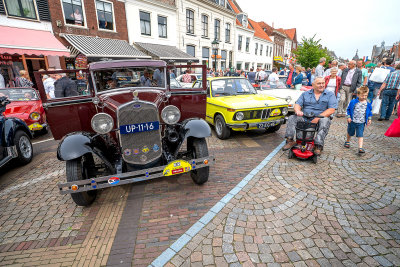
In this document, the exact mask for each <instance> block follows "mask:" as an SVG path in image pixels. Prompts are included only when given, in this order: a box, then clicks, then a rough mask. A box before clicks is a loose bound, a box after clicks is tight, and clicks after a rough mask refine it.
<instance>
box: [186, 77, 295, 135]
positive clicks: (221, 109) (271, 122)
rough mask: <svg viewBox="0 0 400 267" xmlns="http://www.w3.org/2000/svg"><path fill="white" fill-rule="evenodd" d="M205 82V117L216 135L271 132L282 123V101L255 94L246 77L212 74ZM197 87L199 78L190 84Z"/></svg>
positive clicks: (285, 109) (283, 120) (283, 114)
mask: <svg viewBox="0 0 400 267" xmlns="http://www.w3.org/2000/svg"><path fill="white" fill-rule="evenodd" d="M200 83H201V84H200ZM207 83H208V84H207V87H208V89H207V90H208V91H207V117H206V120H207V122H208V123H210V124H211V125H214V126H215V132H216V134H217V137H218V138H220V139H227V138H229V136H230V133H231V130H233V131H248V130H255V129H267V131H268V132H274V131H277V130H279V128H280V127H281V125H282V124H284V123H285V116H286V115H287V113H288V104H287V103H286V101H285V100H282V99H279V98H275V97H272V96H266V95H261V94H257V92H256V90H255V89H254V88H253V86H252V85H251V83H250V82H249V80H248V79H246V78H243V77H215V78H208V81H207ZM201 86H202V81H201V80H199V81H196V82H195V84H194V85H193V87H194V88H196V87H197V88H198V87H201Z"/></svg>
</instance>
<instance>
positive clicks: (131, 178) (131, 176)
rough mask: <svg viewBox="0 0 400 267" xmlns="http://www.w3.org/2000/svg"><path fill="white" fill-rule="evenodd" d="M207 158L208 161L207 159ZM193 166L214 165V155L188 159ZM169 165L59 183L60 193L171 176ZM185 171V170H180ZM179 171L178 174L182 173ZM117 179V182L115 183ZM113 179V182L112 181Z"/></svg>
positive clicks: (195, 167) (194, 168) (198, 167)
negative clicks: (168, 170)
mask: <svg viewBox="0 0 400 267" xmlns="http://www.w3.org/2000/svg"><path fill="white" fill-rule="evenodd" d="M206 160H207V163H205V161H206ZM188 162H189V163H190V165H191V167H192V169H191V170H192V171H193V170H196V169H200V168H204V167H208V166H212V165H214V163H215V158H214V156H209V157H204V158H200V159H191V160H188ZM167 166H169V165H164V166H159V167H153V168H149V169H144V170H139V171H133V172H125V173H120V174H113V175H108V176H102V177H97V178H90V179H86V180H80V181H74V182H67V183H59V184H58V188H59V189H60V194H61V195H65V194H71V193H78V192H85V191H90V190H98V189H102V188H107V187H114V186H118V185H123V184H131V183H136V182H142V181H146V180H152V179H155V178H159V177H163V176H170V175H171V173H169V174H168V175H164V170H165V169H166V167H167ZM180 173H184V172H180ZM180 173H177V174H180ZM115 178H118V179H117V181H118V182H117V183H115V182H114V183H113V182H112V181H115V180H116V179H115ZM110 181H111V182H110ZM73 186H74V187H75V188H77V189H76V190H72V189H71V187H73Z"/></svg>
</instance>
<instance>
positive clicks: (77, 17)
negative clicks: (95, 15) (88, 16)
mask: <svg viewBox="0 0 400 267" xmlns="http://www.w3.org/2000/svg"><path fill="white" fill-rule="evenodd" d="M62 2H63V9H64V18H65V23H66V24H70V25H78V26H85V18H84V16H83V7H82V1H81V0H62Z"/></svg>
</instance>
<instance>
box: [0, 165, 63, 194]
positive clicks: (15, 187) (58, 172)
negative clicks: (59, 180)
mask: <svg viewBox="0 0 400 267" xmlns="http://www.w3.org/2000/svg"><path fill="white" fill-rule="evenodd" d="M61 172H64V170H62V171H61V170H60V171H54V172H51V173H48V174H44V175H41V176H39V177H38V178H36V179H33V180H30V181H27V182H25V183H22V184H19V185H15V186H13V187H10V188H7V189H5V190H3V191H2V192H0V196H2V195H6V194H8V193H10V192H12V191H15V190H17V189H20V188H22V187H25V186H28V185H32V184H35V183H38V182H40V181H42V180H44V179H47V178H49V177H51V176H55V175H56V174H60V173H61Z"/></svg>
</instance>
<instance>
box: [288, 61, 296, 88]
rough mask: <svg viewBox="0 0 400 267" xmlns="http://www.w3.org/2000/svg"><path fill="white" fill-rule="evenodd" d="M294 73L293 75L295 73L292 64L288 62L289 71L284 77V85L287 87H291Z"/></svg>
mask: <svg viewBox="0 0 400 267" xmlns="http://www.w3.org/2000/svg"><path fill="white" fill-rule="evenodd" d="M294 75H295V73H294V68H293V65H292V64H289V73H288V75H287V78H286V87H287V88H291V87H292V81H293V80H294V77H293V76H294Z"/></svg>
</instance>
